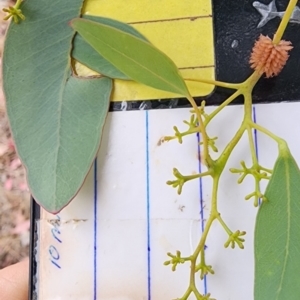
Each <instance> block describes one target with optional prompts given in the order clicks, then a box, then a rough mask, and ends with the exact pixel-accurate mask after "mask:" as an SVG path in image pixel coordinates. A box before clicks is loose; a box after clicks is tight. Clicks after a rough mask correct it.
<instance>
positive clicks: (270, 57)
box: [250, 34, 293, 78]
mask: <svg viewBox="0 0 300 300" xmlns="http://www.w3.org/2000/svg"><path fill="white" fill-rule="evenodd" d="M291 44H292V43H291V42H289V41H284V40H281V41H280V42H279V43H278V44H277V45H275V44H274V43H273V41H272V39H270V38H269V37H268V36H264V35H262V34H261V35H260V37H259V39H258V40H257V41H256V42H255V45H254V47H253V49H252V53H251V57H250V64H251V68H252V69H254V70H256V71H257V72H259V73H260V74H263V73H266V77H267V78H269V77H273V76H276V75H278V74H279V73H280V71H281V70H282V68H283V67H284V65H285V64H286V61H287V60H288V58H289V55H288V51H290V50H291V49H292V48H293V47H292V46H291Z"/></svg>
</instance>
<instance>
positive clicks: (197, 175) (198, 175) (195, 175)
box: [182, 170, 212, 182]
mask: <svg viewBox="0 0 300 300" xmlns="http://www.w3.org/2000/svg"><path fill="white" fill-rule="evenodd" d="M209 175H212V171H211V170H209V171H206V172H203V173H199V174H194V175H186V176H182V177H183V178H184V181H185V182H186V181H189V180H193V179H197V178H201V177H204V176H209Z"/></svg>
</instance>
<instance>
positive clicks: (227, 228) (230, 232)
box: [217, 214, 232, 235]
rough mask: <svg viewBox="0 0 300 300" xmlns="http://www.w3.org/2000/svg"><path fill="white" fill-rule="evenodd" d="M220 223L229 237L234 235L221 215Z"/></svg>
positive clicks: (219, 217) (219, 216) (218, 217)
mask: <svg viewBox="0 0 300 300" xmlns="http://www.w3.org/2000/svg"><path fill="white" fill-rule="evenodd" d="M217 219H218V221H219V222H220V224H221V225H222V227H223V228H224V229H225V231H226V233H227V234H228V235H231V234H232V231H231V230H230V229H229V227H228V226H227V225H226V223H225V222H224V221H223V219H222V218H221V215H220V214H218V216H217Z"/></svg>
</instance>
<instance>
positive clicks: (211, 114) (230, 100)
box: [204, 91, 241, 127]
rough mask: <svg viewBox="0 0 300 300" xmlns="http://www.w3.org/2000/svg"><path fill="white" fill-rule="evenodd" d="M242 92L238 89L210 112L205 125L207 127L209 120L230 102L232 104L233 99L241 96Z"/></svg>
mask: <svg viewBox="0 0 300 300" xmlns="http://www.w3.org/2000/svg"><path fill="white" fill-rule="evenodd" d="M240 95H241V93H240V91H236V92H234V93H233V94H232V95H231V96H230V97H228V98H227V99H226V100H225V101H224V102H223V103H222V104H221V105H219V106H218V107H217V108H216V109H215V110H214V111H213V112H212V113H210V114H209V115H208V116H207V117H206V119H205V121H204V125H205V127H206V126H207V125H208V124H209V122H210V121H211V120H212V119H213V118H214V117H215V116H216V115H217V114H218V113H219V112H220V111H221V110H222V109H223V108H224V107H226V106H227V105H228V104H230V103H231V102H232V101H233V100H235V98H237V97H238V96H240Z"/></svg>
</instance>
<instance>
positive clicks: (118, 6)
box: [84, 0, 215, 101]
mask: <svg viewBox="0 0 300 300" xmlns="http://www.w3.org/2000/svg"><path fill="white" fill-rule="evenodd" d="M84 13H85V14H89V15H98V16H103V17H109V18H112V19H116V20H119V21H122V22H126V23H128V24H131V25H132V26H134V27H135V28H136V29H137V30H139V31H140V32H141V33H142V34H143V35H145V36H146V37H147V38H148V39H149V41H151V42H152V43H153V44H154V45H155V46H156V47H157V48H159V49H160V50H162V51H163V52H164V53H166V54H167V55H168V56H169V57H170V58H171V59H172V60H173V61H174V62H175V64H176V65H177V67H178V68H179V70H180V72H181V74H182V76H183V77H184V78H193V79H197V78H206V79H214V75H215V61H214V44H213V43H214V41H213V20H212V6H211V0H202V1H195V0H138V1H136V0H126V1H124V0H88V1H87V2H86V5H85V7H84ZM187 85H188V88H189V90H190V92H191V94H192V95H193V96H206V95H209V94H210V93H211V92H212V91H213V88H214V87H213V86H212V85H207V84H200V83H196V82H188V81H187ZM175 97H179V95H176V94H173V93H169V92H165V91H160V90H156V89H153V88H150V87H147V86H144V85H142V84H139V83H136V82H132V81H130V82H128V81H122V80H115V84H114V92H113V97H112V100H113V101H128V100H146V99H163V98H175Z"/></svg>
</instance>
